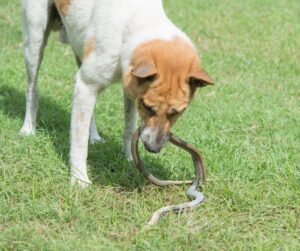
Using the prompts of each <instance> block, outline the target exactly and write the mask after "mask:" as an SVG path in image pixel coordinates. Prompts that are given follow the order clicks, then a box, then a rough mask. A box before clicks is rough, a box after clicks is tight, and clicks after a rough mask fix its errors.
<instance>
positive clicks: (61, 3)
mask: <svg viewBox="0 0 300 251" xmlns="http://www.w3.org/2000/svg"><path fill="white" fill-rule="evenodd" d="M54 3H55V6H56V8H57V10H58V12H59V14H60V15H62V16H66V15H67V14H68V10H69V7H70V4H71V0H54Z"/></svg>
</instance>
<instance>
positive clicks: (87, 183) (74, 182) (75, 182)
mask: <svg viewBox="0 0 300 251" xmlns="http://www.w3.org/2000/svg"><path fill="white" fill-rule="evenodd" d="M91 184H92V182H91V181H90V180H81V179H78V178H76V177H74V176H71V187H76V186H77V187H79V188H81V189H85V188H88V187H89V186H90V185H91Z"/></svg>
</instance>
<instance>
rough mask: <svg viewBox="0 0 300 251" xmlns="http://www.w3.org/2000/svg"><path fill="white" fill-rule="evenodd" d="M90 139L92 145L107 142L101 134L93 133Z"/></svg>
mask: <svg viewBox="0 0 300 251" xmlns="http://www.w3.org/2000/svg"><path fill="white" fill-rule="evenodd" d="M89 141H90V144H91V145H95V144H97V143H105V140H104V139H103V138H101V136H100V135H99V134H95V135H91V136H90V138H89Z"/></svg>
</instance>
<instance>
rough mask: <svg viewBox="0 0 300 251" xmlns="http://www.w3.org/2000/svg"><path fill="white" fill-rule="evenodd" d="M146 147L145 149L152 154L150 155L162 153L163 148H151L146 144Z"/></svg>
mask: <svg viewBox="0 0 300 251" xmlns="http://www.w3.org/2000/svg"><path fill="white" fill-rule="evenodd" d="M144 147H145V149H146V150H147V151H148V152H150V153H159V152H160V151H161V149H162V148H163V146H162V147H151V146H149V145H147V143H145V142H144Z"/></svg>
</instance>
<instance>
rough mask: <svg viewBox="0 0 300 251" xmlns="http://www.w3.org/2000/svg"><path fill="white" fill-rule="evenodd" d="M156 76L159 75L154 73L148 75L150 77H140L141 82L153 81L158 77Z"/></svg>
mask: <svg viewBox="0 0 300 251" xmlns="http://www.w3.org/2000/svg"><path fill="white" fill-rule="evenodd" d="M156 77H157V74H154V75H151V76H148V77H145V78H139V84H142V83H151V82H153V81H154V80H155V79H156Z"/></svg>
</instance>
